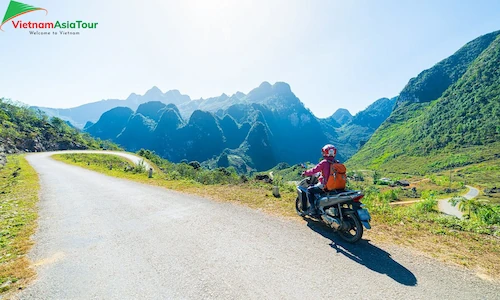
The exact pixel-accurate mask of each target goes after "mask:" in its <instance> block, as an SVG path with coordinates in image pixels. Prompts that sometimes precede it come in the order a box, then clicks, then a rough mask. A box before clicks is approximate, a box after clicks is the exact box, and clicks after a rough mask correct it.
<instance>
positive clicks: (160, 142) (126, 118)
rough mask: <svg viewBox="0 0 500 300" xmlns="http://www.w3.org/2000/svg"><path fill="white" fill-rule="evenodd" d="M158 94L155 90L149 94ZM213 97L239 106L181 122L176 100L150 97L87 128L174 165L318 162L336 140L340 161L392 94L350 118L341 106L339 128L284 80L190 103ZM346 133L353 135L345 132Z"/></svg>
mask: <svg viewBox="0 0 500 300" xmlns="http://www.w3.org/2000/svg"><path fill="white" fill-rule="evenodd" d="M159 95H161V93H160V92H159V91H153V92H151V95H150V96H151V97H153V96H159ZM231 98H234V99H233V100H230V99H231ZM217 101H222V103H224V105H226V104H227V105H228V104H230V103H232V102H233V101H234V102H237V103H236V104H232V105H230V106H228V107H227V108H219V109H217V111H215V112H213V111H205V110H200V109H198V110H195V111H194V112H193V113H192V114H191V115H190V117H189V118H188V121H187V122H185V121H184V119H183V117H182V113H181V112H182V111H181V109H180V108H179V107H177V106H176V105H174V104H168V105H165V104H164V103H163V102H161V101H151V102H147V103H143V104H141V105H140V106H139V107H138V108H137V110H136V111H135V112H134V111H132V110H131V109H129V108H123V107H122V108H115V109H112V110H110V111H108V112H106V113H105V114H103V115H102V117H101V118H100V119H99V121H98V122H96V123H95V124H94V125H91V126H90V127H88V128H87V132H89V133H91V134H92V135H94V136H96V137H99V138H108V139H111V140H112V141H114V142H116V143H119V144H120V145H122V146H123V147H124V148H125V149H127V150H130V151H136V150H139V149H141V148H144V149H150V150H153V151H155V152H156V153H157V154H158V155H160V156H162V157H164V158H167V159H168V160H170V161H173V162H180V161H181V160H184V159H187V160H189V161H193V160H196V161H199V162H204V164H205V166H209V167H221V166H233V167H235V168H236V169H237V170H239V171H241V172H247V171H249V170H258V171H261V170H266V169H270V168H271V167H273V166H274V165H275V164H276V163H279V162H286V163H288V164H297V163H300V162H305V161H313V162H316V161H317V160H318V159H319V158H320V157H321V152H320V149H321V148H322V147H323V146H324V145H325V144H327V143H334V144H335V145H337V147H338V149H339V152H338V159H340V160H342V161H343V160H345V159H347V158H349V157H350V156H351V155H352V154H354V153H355V152H356V151H357V149H358V148H359V144H360V142H361V141H366V140H368V139H369V137H370V136H371V134H373V132H374V131H375V130H376V129H377V127H378V125H380V123H382V122H383V121H384V120H385V118H387V116H388V115H389V114H390V112H391V111H392V107H393V105H394V103H395V101H396V99H395V98H393V99H380V100H378V101H377V102H375V103H374V104H372V105H370V106H369V107H368V108H367V109H366V110H365V111H363V112H360V113H358V114H357V115H356V116H354V117H352V116H351V115H350V113H349V112H348V111H347V110H339V111H338V113H337V115H336V117H338V118H339V121H341V122H347V123H346V124H344V125H342V126H340V125H339V124H338V123H337V121H335V120H334V119H333V118H329V120H325V119H318V118H316V117H315V116H314V114H313V113H312V112H311V111H309V110H308V109H307V108H306V107H305V106H304V104H303V103H302V102H301V101H300V100H299V99H298V98H297V97H296V96H295V94H294V93H293V92H292V90H291V88H290V86H289V85H288V84H287V83H284V82H277V83H275V84H273V85H271V84H270V83H268V82H263V83H262V84H261V85H260V86H259V87H257V88H255V89H253V90H251V91H250V92H249V93H248V94H246V95H245V94H243V93H237V94H235V95H233V96H231V97H229V96H227V95H224V94H223V95H222V96H220V97H218V98H217V99H214V98H210V99H206V100H202V101H201V102H200V103H198V104H197V105H196V106H194V105H193V106H191V108H194V107H200V106H202V107H208V106H210V105H213V104H214V103H217ZM193 102H196V101H190V102H185V103H183V104H180V106H183V105H184V106H185V105H192V104H193ZM214 107H215V106H213V107H212V109H214ZM219 107H220V105H219ZM349 116H350V121H347V119H349ZM332 122H333V123H332ZM349 132H353V134H355V136H354V137H351V136H347V135H348V133H349Z"/></svg>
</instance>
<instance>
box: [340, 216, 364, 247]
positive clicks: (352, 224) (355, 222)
mask: <svg viewBox="0 0 500 300" xmlns="http://www.w3.org/2000/svg"><path fill="white" fill-rule="evenodd" d="M344 222H349V223H348V224H349V230H347V231H339V235H340V237H341V238H342V239H343V240H344V241H346V242H348V243H356V242H357V241H359V240H360V239H361V237H363V224H361V220H360V219H359V217H358V215H356V213H352V212H351V213H347V214H346V215H344Z"/></svg>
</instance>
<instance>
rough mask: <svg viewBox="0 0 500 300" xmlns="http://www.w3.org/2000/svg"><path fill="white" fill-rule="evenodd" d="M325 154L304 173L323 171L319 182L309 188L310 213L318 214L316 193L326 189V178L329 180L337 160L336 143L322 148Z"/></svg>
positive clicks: (304, 174)
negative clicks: (315, 201)
mask: <svg viewBox="0 0 500 300" xmlns="http://www.w3.org/2000/svg"><path fill="white" fill-rule="evenodd" d="M321 152H322V154H323V160H322V161H321V162H320V163H319V164H317V165H316V166H315V167H314V168H312V169H309V170H307V171H305V172H303V173H302V176H311V175H313V174H316V173H318V172H321V176H320V177H319V182H318V183H317V184H316V185H313V186H310V187H309V188H308V189H307V199H308V200H309V205H310V207H309V210H308V211H307V212H306V214H308V215H315V214H317V211H316V205H315V204H314V200H315V196H314V195H315V194H319V193H321V192H322V191H323V190H324V187H325V184H326V180H328V176H330V164H331V163H335V162H337V161H336V160H335V155H337V149H336V148H335V146H334V145H332V144H328V145H325V146H324V147H323V149H321Z"/></svg>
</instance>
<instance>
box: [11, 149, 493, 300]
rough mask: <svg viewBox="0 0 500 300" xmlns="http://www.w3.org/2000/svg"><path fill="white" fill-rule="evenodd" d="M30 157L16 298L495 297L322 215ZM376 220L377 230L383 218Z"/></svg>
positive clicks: (470, 277)
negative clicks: (25, 251) (35, 204)
mask: <svg viewBox="0 0 500 300" xmlns="http://www.w3.org/2000/svg"><path fill="white" fill-rule="evenodd" d="M50 155H51V154H50V153H37V154H30V155H28V156H27V159H28V161H29V163H30V164H31V165H32V166H33V167H34V168H35V169H36V171H37V172H38V173H39V175H40V183H41V199H40V203H39V222H38V223H39V226H38V230H37V232H36V234H35V236H34V237H33V239H34V242H35V246H34V247H33V249H32V251H31V252H30V255H29V256H30V259H31V260H32V261H33V262H34V267H35V269H36V272H37V274H38V275H37V279H36V280H34V281H33V282H32V283H31V284H30V285H29V286H28V287H27V288H26V289H25V290H23V291H21V292H20V293H18V294H17V295H16V298H19V299H207V298H209V299H214V298H216V299H323V298H331V299H498V296H499V295H500V284H499V283H498V282H489V281H486V280H483V279H480V278H479V277H477V276H476V275H475V274H473V273H471V272H469V271H466V270H464V269H459V268H456V267H452V266H448V265H444V264H441V263H438V262H436V261H435V260H432V259H429V258H426V257H423V256H420V255H418V254H414V253H411V252H409V251H408V250H405V249H402V248H399V247H396V246H386V245H384V246H381V245H378V244H374V243H372V242H370V241H361V242H360V243H358V244H356V245H349V244H345V243H344V242H342V241H341V240H340V239H339V238H338V236H337V235H336V234H333V233H331V232H330V231H329V230H327V229H325V228H324V227H322V226H321V225H318V224H316V223H314V222H310V223H306V222H304V223H301V222H297V221H294V220H287V219H282V218H276V217H272V216H269V215H266V214H264V213H262V212H259V211H256V210H252V209H249V208H246V207H243V206H239V205H234V204H229V203H218V202H214V201H211V200H208V199H204V198H200V197H196V196H190V195H186V194H181V193H177V192H174V191H170V190H166V189H163V188H159V187H153V186H148V185H144V184H140V183H136V182H132V181H127V180H123V179H118V178H113V177H108V176H105V175H103V174H99V173H96V172H93V171H89V170H86V169H83V168H79V167H76V166H71V165H67V164H64V163H62V162H58V161H55V160H53V159H51V158H50ZM372 230H377V228H376V227H375V228H374V229H372Z"/></svg>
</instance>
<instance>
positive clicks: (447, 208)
mask: <svg viewBox="0 0 500 300" xmlns="http://www.w3.org/2000/svg"><path fill="white" fill-rule="evenodd" d="M467 188H469V191H468V192H467V194H465V195H464V196H463V197H465V198H466V199H472V198H475V197H477V196H478V195H479V190H478V189H476V188H474V187H471V186H468V185H467ZM450 199H451V198H448V199H443V200H439V202H438V208H439V211H440V212H442V213H445V214H447V215H451V216H455V217H458V218H462V217H463V215H464V213H463V212H461V211H460V210H459V209H458V205H457V206H453V205H451V203H450V202H448V201H449V200H450Z"/></svg>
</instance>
